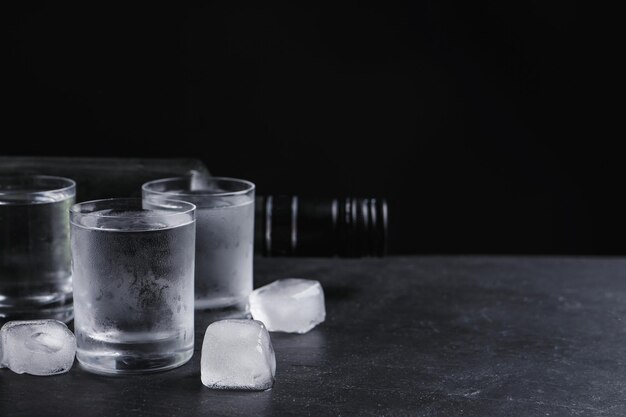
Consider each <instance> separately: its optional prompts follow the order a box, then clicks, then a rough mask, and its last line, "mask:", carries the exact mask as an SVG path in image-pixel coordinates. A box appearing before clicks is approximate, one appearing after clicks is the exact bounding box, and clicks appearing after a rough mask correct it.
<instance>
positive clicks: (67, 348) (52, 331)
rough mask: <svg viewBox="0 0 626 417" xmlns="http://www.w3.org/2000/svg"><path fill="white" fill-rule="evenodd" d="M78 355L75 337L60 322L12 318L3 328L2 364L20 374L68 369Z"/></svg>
mask: <svg viewBox="0 0 626 417" xmlns="http://www.w3.org/2000/svg"><path fill="white" fill-rule="evenodd" d="M75 354H76V338H75V337H74V334H73V333H72V332H71V331H70V330H69V329H68V328H67V326H66V325H65V324H63V323H61V322H60V321H57V320H28V321H10V322H8V323H6V324H5V325H4V326H2V328H1V329H0V366H1V367H8V368H9V369H11V370H12V371H13V372H16V373H18V374H23V373H27V374H31V375H56V374H60V373H63V372H67V371H69V370H70V368H71V367H72V364H73V363H74V355H75Z"/></svg>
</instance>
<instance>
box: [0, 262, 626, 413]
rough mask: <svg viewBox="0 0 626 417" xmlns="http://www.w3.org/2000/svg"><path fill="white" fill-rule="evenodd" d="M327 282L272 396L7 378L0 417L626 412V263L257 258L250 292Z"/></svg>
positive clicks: (175, 381) (191, 385) (180, 382)
mask: <svg viewBox="0 0 626 417" xmlns="http://www.w3.org/2000/svg"><path fill="white" fill-rule="evenodd" d="M283 277H301V278H310V279H317V280H319V281H321V283H322V285H323V286H324V289H325V293H326V306H327V320H326V322H325V323H323V324H321V325H320V326H318V327H317V328H315V329H314V330H312V331H311V332H309V333H307V334H305V335H289V334H280V333H272V341H273V344H274V348H275V350H276V359H277V364H278V366H277V372H276V384H275V385H274V388H273V389H271V390H269V391H265V392H253V393H250V392H233V391H212V390H210V389H208V388H206V387H204V386H203V385H202V384H201V382H200V368H199V366H200V351H199V350H198V349H199V347H200V345H201V342H202V336H203V333H204V329H205V328H206V325H207V323H206V321H207V320H206V317H203V315H202V314H199V315H197V317H196V329H197V333H196V346H197V348H198V349H197V350H196V352H195V354H194V357H193V359H192V360H191V361H190V362H189V363H188V364H186V365H184V366H182V367H180V368H178V369H176V370H173V371H169V372H163V373H159V374H152V375H146V376H132V377H104V376H98V375H92V374H89V373H87V372H85V371H83V370H82V369H81V368H80V366H79V365H78V364H75V365H74V367H73V368H72V370H71V371H70V372H69V373H67V374H64V375H60V376H54V377H34V376H29V375H16V374H14V373H12V372H11V371H9V370H0V416H2V417H8V416H31V415H32V416H35V415H37V416H39V415H41V416H64V417H67V416H88V417H97V416H130V415H136V416H185V417H189V416H205V415H206V416H240V415H242V416H243V415H259V416H264V415H304V416H307V415H311V416H326V415H329V416H331V415H332V416H339V415H341V416H353V415H358V416H369V415H372V416H404V415H415V416H465V415H468V416H510V417H513V416H625V415H626V366H625V363H626V322H625V321H624V318H625V317H626V259H619V258H547V257H389V258H384V259H364V260H363V259H362V260H345V259H344V260H341V259H257V261H256V284H257V286H258V285H262V284H264V283H267V282H270V281H273V280H274V279H278V278H283Z"/></svg>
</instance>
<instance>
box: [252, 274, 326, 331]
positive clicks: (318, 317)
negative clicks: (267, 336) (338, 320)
mask: <svg viewBox="0 0 626 417" xmlns="http://www.w3.org/2000/svg"><path fill="white" fill-rule="evenodd" d="M249 307H250V314H252V318H253V319H255V320H260V321H262V322H263V323H264V324H265V327H267V329H268V330H269V331H270V332H287V333H306V332H308V331H309V330H311V329H312V328H313V327H315V326H317V325H318V324H320V323H322V322H323V321H324V319H325V318H326V307H325V306H324V290H323V289H322V285H321V284H320V283H319V282H318V281H314V280H309V279H299V278H286V279H279V280H277V281H274V282H272V283H271V284H268V285H265V286H264V287H261V288H257V289H256V290H254V291H253V292H252V294H250V298H249Z"/></svg>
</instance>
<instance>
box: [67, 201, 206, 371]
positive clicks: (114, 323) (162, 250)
mask: <svg viewBox="0 0 626 417" xmlns="http://www.w3.org/2000/svg"><path fill="white" fill-rule="evenodd" d="M70 218H71V226H72V237H71V241H72V257H73V271H74V309H75V319H74V329H75V333H76V341H77V353H76V356H77V358H78V360H79V361H80V363H81V364H82V366H83V367H85V368H86V369H87V370H89V371H92V372H96V373H105V374H107V373H145V372H152V371H160V370H165V369H171V368H174V367H177V366H180V365H182V364H183V363H185V362H187V361H188V360H189V359H190V358H191V356H192V354H193V342H194V327H193V326H194V308H193V302H194V300H193V279H194V278H193V271H194V257H195V256H194V255H195V252H194V248H195V233H196V231H195V206H194V205H193V204H190V203H186V202H182V201H165V200H164V201H161V202H160V203H159V204H148V203H145V202H144V203H142V200H141V199H110V200H98V201H91V202H85V203H80V204H76V205H74V206H73V207H72V209H71V211H70Z"/></svg>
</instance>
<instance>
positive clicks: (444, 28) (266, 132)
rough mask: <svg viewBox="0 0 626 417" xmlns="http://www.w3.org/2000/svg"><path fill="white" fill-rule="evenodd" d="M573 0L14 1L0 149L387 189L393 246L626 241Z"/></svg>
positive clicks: (531, 247) (316, 190)
mask: <svg viewBox="0 0 626 417" xmlns="http://www.w3.org/2000/svg"><path fill="white" fill-rule="evenodd" d="M591 15H592V13H591V12H590V10H587V9H585V8H584V7H583V6H581V5H576V4H575V3H572V2H566V1H550V2H543V1H542V2H540V1H535V2H532V1H523V2H522V1H512V2H499V1H491V2H482V3H478V4H477V3H475V2H463V1H457V2H426V1H421V2H413V3H412V5H411V6H406V7H396V6H394V7H393V8H392V7H391V6H390V5H387V6H382V5H378V6H376V7H366V6H364V5H359V4H357V3H343V4H342V5H341V6H338V5H337V4H335V5H334V6H332V7H329V8H323V7H321V6H308V7H303V6H294V5H281V6H267V5H259V6H254V7H249V6H242V5H241V4H240V3H237V2H235V3H233V2H210V3H208V4H207V5H206V6H204V7H199V8H191V7H186V6H181V5H169V6H155V5H151V6H143V7H135V8H128V7H119V6H118V7H114V6H109V5H108V4H104V3H103V4H100V5H98V6H89V7H84V6H71V7H70V6H65V5H59V4H54V5H50V6H48V7H41V8H31V9H21V8H14V9H11V10H4V12H3V17H2V20H3V21H4V22H3V25H2V26H3V28H4V30H6V31H7V32H8V33H7V34H6V36H4V40H5V42H6V46H5V47H4V51H5V54H4V55H5V59H4V63H3V68H4V69H5V75H4V76H3V78H4V82H3V93H2V96H3V101H4V102H5V104H6V106H5V107H8V109H5V111H4V115H3V119H4V121H3V131H4V133H3V135H2V136H3V139H2V147H1V148H2V151H1V152H2V153H3V154H6V155H11V154H13V155H20V154H21V155H81V156H144V157H170V156H186V157H198V158H201V159H202V160H204V161H205V162H206V164H207V166H208V167H209V169H210V170H211V171H212V172H213V173H214V174H217V175H228V176H237V177H242V178H247V179H251V180H253V181H255V182H256V183H257V185H258V190H259V192H260V193H266V194H267V193H296V194H301V195H319V196H346V195H356V196H386V197H387V198H388V199H389V202H390V205H391V220H392V224H391V227H392V229H391V233H392V235H391V238H392V240H391V244H392V251H393V252H394V253H433V252H434V253H437V252H443V253H446V252H447V253H477V252H487V253H591V254H607V253H609V254H616V253H624V252H625V251H626V248H625V247H624V246H625V245H624V238H623V236H624V233H625V232H626V222H625V221H624V213H625V212H626V211H625V209H626V205H624V204H623V203H622V202H621V194H622V193H623V189H624V187H623V182H624V169H623V163H622V161H623V160H624V154H623V153H621V152H620V151H619V146H618V144H617V141H615V140H614V139H618V140H619V139H621V136H623V131H622V130H621V129H620V130H618V131H615V130H613V129H612V127H611V124H614V125H617V123H615V122H614V120H616V119H617V118H618V117H621V114H620V113H618V109H619V107H617V106H616V107H612V106H609V105H607V103H608V102H610V101H611V100H610V98H611V97H612V96H615V97H613V98H619V97H622V96H620V95H617V93H616V92H615V91H614V90H615V85H614V83H613V81H612V78H611V72H612V71H614V68H615V67H614V65H613V63H612V62H611V61H612V58H613V57H614V56H615V57H619V55H620V54H621V52H620V50H619V49H615V50H612V51H609V53H607V52H606V49H610V48H606V46H607V39H609V38H610V37H609V36H608V35H606V36H605V35H604V34H603V31H604V30H606V29H607V28H610V25H608V24H607V25H603V24H599V25H592V24H591V22H592V16H591Z"/></svg>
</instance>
